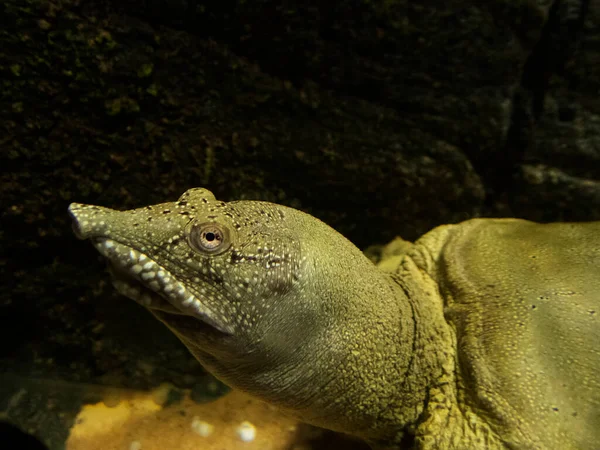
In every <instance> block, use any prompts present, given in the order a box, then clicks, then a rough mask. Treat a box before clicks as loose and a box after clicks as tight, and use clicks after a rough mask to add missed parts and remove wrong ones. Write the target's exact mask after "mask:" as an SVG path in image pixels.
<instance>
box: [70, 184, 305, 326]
mask: <svg viewBox="0 0 600 450" xmlns="http://www.w3.org/2000/svg"><path fill="white" fill-rule="evenodd" d="M274 206H275V205H272V204H269V203H265V202H231V203H225V202H221V201H217V200H216V199H215V197H214V195H213V194H212V193H211V192H210V191H208V190H206V189H201V188H198V189H191V190H189V191H187V192H185V193H184V194H183V195H182V196H181V197H180V198H179V200H178V201H177V202H174V203H163V204H158V205H153V206H146V207H143V208H139V209H133V210H129V211H115V210H112V209H108V208H103V207H99V206H93V205H83V204H77V203H74V204H72V205H71V206H70V207H69V212H70V214H71V216H72V217H73V219H74V223H73V228H74V231H75V233H76V234H77V236H78V237H80V238H82V239H90V240H91V241H92V243H93V245H94V246H95V247H96V249H97V250H98V251H99V252H100V253H101V254H102V255H103V256H104V257H106V258H107V260H108V261H109V262H110V271H111V273H112V275H113V284H114V286H115V288H116V289H117V290H118V291H119V292H120V293H121V294H123V295H124V296H126V297H129V298H131V299H133V300H135V301H136V302H138V303H141V304H142V305H143V306H145V307H147V308H149V309H150V310H151V311H153V312H155V313H156V314H157V315H159V318H161V319H165V318H166V317H168V316H167V315H169V317H170V316H180V317H178V318H176V317H170V318H171V319H173V320H178V321H179V322H178V323H179V324H180V325H182V326H183V325H184V324H185V321H186V320H187V321H188V324H189V325H192V323H193V325H194V326H198V323H197V320H198V319H199V320H201V321H202V322H204V323H205V324H207V325H209V326H210V327H211V328H213V329H214V330H217V331H219V332H220V333H224V334H235V333H236V332H240V331H241V330H244V329H248V328H250V327H252V325H253V323H256V321H257V320H258V319H259V316H260V315H262V314H264V313H265V311H266V310H268V309H269V307H270V304H269V303H267V302H266V299H268V298H273V297H280V298H281V297H285V296H286V294H287V293H288V292H289V291H290V290H291V289H292V288H293V286H294V284H296V283H298V281H299V278H300V276H301V271H300V270H299V267H300V264H301V263H302V252H301V249H300V246H299V243H298V241H297V240H296V239H295V238H294V236H291V235H286V233H285V232H283V233H282V232H281V230H282V226H283V224H284V223H285V220H286V209H285V208H282V207H277V208H275V207H274ZM273 230H278V232H277V233H273ZM190 318H193V319H196V320H195V321H194V322H189V319H190ZM214 330H209V329H208V327H207V329H205V331H207V332H208V333H210V332H211V331H214Z"/></svg>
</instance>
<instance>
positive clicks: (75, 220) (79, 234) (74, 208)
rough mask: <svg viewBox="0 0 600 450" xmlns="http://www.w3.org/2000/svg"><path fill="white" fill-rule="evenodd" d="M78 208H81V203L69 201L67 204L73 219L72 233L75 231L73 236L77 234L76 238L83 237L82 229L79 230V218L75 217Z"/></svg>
mask: <svg viewBox="0 0 600 450" xmlns="http://www.w3.org/2000/svg"><path fill="white" fill-rule="evenodd" d="M79 210H81V205H80V204H79V203H71V204H70V205H69V215H70V216H71V219H73V222H72V224H71V228H72V229H73V233H75V236H77V238H78V239H85V236H84V235H83V231H82V230H81V225H80V223H79V218H78V217H77V213H78V211H79Z"/></svg>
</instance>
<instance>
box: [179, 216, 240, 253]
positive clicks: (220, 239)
mask: <svg viewBox="0 0 600 450" xmlns="http://www.w3.org/2000/svg"><path fill="white" fill-rule="evenodd" d="M188 242H189V244H190V246H191V247H192V248H193V249H194V250H196V251H198V252H202V253H210V254H213V255H214V254H218V253H222V252H224V251H225V250H227V249H228V248H229V246H230V245H231V241H230V239H229V231H228V230H227V228H225V227H223V226H221V225H219V224H217V223H202V224H199V225H196V224H194V225H192V227H191V228H190V231H189V234H188Z"/></svg>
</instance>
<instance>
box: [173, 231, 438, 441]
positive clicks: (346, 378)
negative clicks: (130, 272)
mask: <svg viewBox="0 0 600 450" xmlns="http://www.w3.org/2000/svg"><path fill="white" fill-rule="evenodd" d="M315 234H317V235H318V233H312V232H311V233H308V234H307V235H305V236H301V237H300V241H301V242H302V243H303V250H304V251H305V254H307V256H308V257H307V259H306V261H305V262H304V266H303V277H302V282H301V283H302V284H301V285H300V286H299V287H298V289H297V291H294V292H292V293H290V294H288V296H291V297H292V298H286V299H279V300H273V303H279V304H282V303H285V302H286V301H289V302H292V303H293V304H294V305H296V307H298V305H300V304H307V303H308V304H310V305H313V307H314V308H315V309H314V310H312V311H311V312H312V314H310V315H309V317H308V318H307V320H303V318H302V316H301V315H299V314H297V315H296V316H292V318H291V322H290V315H291V313H290V312H289V311H287V312H286V313H285V315H284V316H282V317H280V318H278V320H276V323H277V324H279V325H280V326H281V329H271V330H270V331H269V332H263V333H262V336H263V337H262V343H263V344H264V345H263V347H261V348H260V349H259V350H256V349H252V350H251V351H250V352H249V353H248V354H237V355H235V356H231V355H220V354H219V352H218V350H217V351H215V350H214V347H213V350H211V351H207V348H208V347H210V346H206V345H203V343H202V342H201V341H199V340H197V339H189V335H187V334H186V333H183V334H182V333H180V332H179V330H177V329H172V330H173V332H174V333H175V334H177V335H178V336H179V338H180V339H181V340H182V342H183V343H184V344H185V345H186V346H187V347H188V348H189V350H190V351H191V352H192V353H193V354H194V355H195V357H196V358H197V359H198V360H199V361H200V362H201V363H202V364H203V365H204V366H205V367H206V368H207V369H208V370H209V371H210V372H212V373H213V374H214V375H215V376H217V377H218V378H220V379H221V380H222V381H223V382H225V383H226V384H228V385H230V386H232V387H234V388H237V389H240V390H243V391H245V392H247V393H249V394H251V395H253V396H255V397H257V398H260V399H262V400H264V401H267V402H269V403H271V404H274V405H277V406H279V407H280V408H281V409H282V410H284V411H285V412H287V413H288V414H290V415H292V416H294V417H297V418H298V419H300V420H302V421H304V422H307V423H311V424H313V425H316V426H320V427H323V428H327V429H332V430H335V431H340V432H344V433H347V434H351V435H355V436H357V437H360V438H362V439H364V440H366V441H368V442H371V443H374V444H376V445H379V443H384V446H385V445H387V443H392V445H393V444H394V443H397V442H399V441H400V439H401V438H402V431H401V427H400V426H399V424H405V425H406V426H405V427H406V428H411V427H412V425H413V424H414V423H415V422H416V421H417V419H418V416H419V415H420V414H421V412H422V411H423V408H424V404H425V399H426V397H427V388H428V385H429V384H430V379H431V376H430V373H429V372H424V367H423V365H422V364H421V361H420V360H419V358H426V357H428V356H430V355H427V354H423V353H424V352H419V351H417V349H416V347H417V345H416V343H415V339H417V335H419V339H421V338H422V337H423V333H424V332H422V331H419V327H418V324H417V322H416V320H415V310H416V308H419V306H418V305H415V304H412V303H413V302H412V301H411V300H410V299H409V298H408V296H407V293H406V290H405V288H404V287H403V286H402V285H400V284H399V281H400V280H399V279H393V278H392V276H391V275H390V274H387V273H385V272H382V271H380V270H379V269H378V268H377V267H375V266H374V265H373V264H372V263H371V261H369V260H368V259H367V258H366V257H365V256H364V255H363V254H362V253H361V252H360V251H359V250H358V249H357V248H356V247H354V246H353V245H352V244H351V243H350V242H348V241H346V240H345V239H344V238H342V237H341V236H339V238H338V237H337V236H336V237H335V238H333V239H326V240H320V241H319V242H318V243H317V242H311V241H314V240H315ZM322 237H323V236H321V238H322ZM313 244H315V245H316V247H313ZM328 247H330V248H328ZM314 248H318V251H316V252H314V251H313V250H314ZM407 276H408V275H407ZM404 281H406V280H405V279H404V277H403V279H402V282H404ZM408 281H409V284H411V283H410V280H408ZM416 285H417V283H414V286H416ZM408 289H409V290H412V294H418V293H416V292H414V289H412V288H410V287H409V288H408ZM300 293H301V294H300ZM309 310H310V308H309ZM296 312H297V311H296ZM417 315H418V316H420V317H421V318H424V317H423V316H426V314H424V313H422V312H421V313H417ZM296 323H300V324H301V325H300V326H299V327H298V328H297V329H296V328H295V325H296ZM425 323H427V322H425ZM167 326H169V324H168V323H167ZM429 350H431V349H429ZM430 369H431V367H428V368H427V370H430ZM431 375H433V374H431ZM389 448H393V446H392V447H389Z"/></svg>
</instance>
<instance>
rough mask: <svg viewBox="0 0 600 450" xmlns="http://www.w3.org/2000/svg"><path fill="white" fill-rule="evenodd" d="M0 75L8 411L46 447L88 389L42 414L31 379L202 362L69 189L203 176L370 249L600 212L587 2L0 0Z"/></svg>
mask: <svg viewBox="0 0 600 450" xmlns="http://www.w3.org/2000/svg"><path fill="white" fill-rule="evenodd" d="M0 83H1V91H0V130H1V131H0V189H1V196H0V202H1V207H2V208H1V211H0V213H1V214H2V226H1V229H0V244H1V248H2V254H1V255H0V277H1V279H2V290H1V292H0V305H1V306H0V314H1V322H0V370H1V371H2V372H4V373H5V378H6V379H5V380H4V382H2V383H1V384H0V394H2V395H0V400H2V399H3V398H4V400H2V401H0V410H2V411H4V412H5V413H6V414H8V415H9V417H13V418H14V417H16V418H17V421H18V422H19V425H20V426H22V427H24V428H28V429H30V430H31V431H33V432H38V434H39V435H40V437H41V438H42V439H43V440H45V441H46V443H49V444H51V445H53V446H54V447H55V448H58V447H56V446H57V445H59V443H60V442H61V439H64V436H65V435H66V434H65V433H66V431H65V430H66V428H65V427H67V426H69V425H70V422H69V421H70V420H72V417H73V414H72V409H69V407H67V406H64V405H70V404H72V406H73V410H74V409H76V406H77V405H78V402H79V401H80V399H79V397H77V398H75V399H70V397H69V396H67V395H66V394H65V393H64V390H63V391H60V389H59V390H58V391H57V393H54V394H52V395H54V396H58V397H60V398H61V399H62V400H61V401H58V402H54V403H52V404H53V405H56V404H58V405H59V406H55V408H58V410H57V411H55V412H56V414H51V415H48V414H47V413H41V412H40V405H41V404H43V403H44V402H48V401H49V400H48V399H49V398H50V397H49V395H50V394H48V393H47V392H46V391H43V390H42V391H40V390H39V389H38V390H36V389H35V388H34V387H32V386H39V383H36V382H33V381H32V380H30V379H29V378H27V377H30V378H32V379H37V380H39V379H45V380H55V379H58V380H62V382H70V383H99V384H101V385H106V384H108V385H115V386H125V387H133V388H140V389H143V388H148V387H151V386H154V385H156V384H157V383H159V382H160V381H164V380H169V381H171V382H173V383H175V384H176V385H178V386H181V387H194V388H195V389H199V390H200V391H201V390H202V383H199V382H198V380H199V379H202V377H204V375H203V372H202V370H201V369H200V368H199V367H198V365H197V364H196V363H195V361H194V360H192V359H191V357H189V355H188V354H187V352H186V351H185V350H184V349H183V348H182V347H181V346H179V345H178V343H177V342H176V340H175V338H174V337H172V336H171V335H170V334H169V333H168V332H166V331H165V330H163V329H162V327H161V326H160V324H159V323H158V322H156V323H155V322H154V320H153V319H151V318H150V317H148V315H147V314H143V312H142V311H140V309H139V308H138V307H137V306H136V305H134V304H132V302H127V301H125V300H124V299H121V298H117V297H116V296H115V295H114V294H113V293H112V291H111V289H110V288H109V286H107V283H106V281H107V277H106V274H105V273H104V272H103V266H102V263H101V262H100V260H99V259H98V257H97V256H96V254H95V252H94V251H93V249H92V248H91V247H89V244H85V243H81V242H78V241H76V240H75V238H74V237H73V235H72V234H71V231H70V224H69V220H68V217H67V214H66V207H67V205H68V204H69V203H70V202H71V201H78V202H84V203H95V204H101V205H105V206H111V207H118V208H130V207H134V206H141V205H144V204H149V203H157V202H162V201H167V200H173V199H175V198H177V197H178V196H179V195H180V194H181V193H182V192H183V191H185V190H186V189H187V188H189V187H194V186H205V187H208V188H210V189H211V190H212V191H213V192H214V193H215V195H216V196H217V198H220V199H223V200H230V199H263V200H269V201H275V202H279V203H283V204H286V205H291V206H293V207H296V208H300V209H303V210H306V211H308V212H310V213H312V214H314V215H316V216H317V217H319V218H321V219H323V220H325V221H326V222H328V223H329V224H331V225H332V226H334V227H335V228H337V229H338V230H339V231H341V232H342V233H344V234H345V235H346V236H347V237H349V238H350V239H351V240H353V241H354V242H355V243H356V244H357V245H359V246H360V247H362V248H364V247H366V246H367V245H369V244H373V243H383V242H385V241H387V240H389V239H390V238H392V237H393V236H394V235H397V234H399V235H401V236H403V237H404V238H407V239H414V238H416V237H418V236H419V235H420V234H422V233H424V232H426V231H427V230H429V229H430V228H432V227H434V226H436V225H439V224H443V223H448V222H457V221H460V220H463V219H466V218H469V217H474V216H515V217H523V218H528V219H533V220H538V221H553V220H592V219H599V218H600V96H599V92H600V2H598V1H595V2H594V1H590V0H579V1H576V0H555V1H553V2H552V1H550V0H548V1H545V0H539V1H533V0H531V1H527V0H516V1H515V0H513V1H505V0H490V1H487V2H475V1H467V0H462V1H461V0H450V1H434V0H428V1H421V2H411V1H404V0H385V1H384V0H381V1H375V0H355V1H336V2H316V1H302V2H297V1H287V2H274V1H270V0H254V1H244V0H219V1H205V2H200V1H193V0H188V1H186V0H164V1H161V0H156V1H155V0H146V1H143V0H119V1H117V0H114V1H111V0H94V1H89V0H88V1H83V0H3V1H2V4H1V5H0ZM132 330H133V331H134V332H132ZM9 379H11V380H13V382H8V381H6V380H9ZM15 379H16V380H20V381H19V382H14V380H15ZM19 383H25V384H27V383H29V385H28V386H29V387H28V388H27V392H29V397H27V402H29V403H27V402H24V401H22V400H19V401H18V402H17V403H15V401H16V400H15V397H14V395H13V393H14V386H15V385H18V384H19ZM61 392H62V394H61ZM36 395H37V397H36ZM61 395H62V397H61ZM63 397H68V398H63ZM19 398H20V399H22V397H19ZM36 398H37V400H36ZM52 398H54V397H52ZM15 405H16V406H15ZM61 408H62V409H61ZM40 429H41V430H44V431H43V432H40V431H39V430H40ZM50 430H54V431H52V432H51V431H50Z"/></svg>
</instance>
